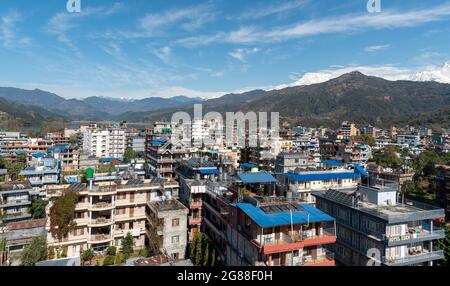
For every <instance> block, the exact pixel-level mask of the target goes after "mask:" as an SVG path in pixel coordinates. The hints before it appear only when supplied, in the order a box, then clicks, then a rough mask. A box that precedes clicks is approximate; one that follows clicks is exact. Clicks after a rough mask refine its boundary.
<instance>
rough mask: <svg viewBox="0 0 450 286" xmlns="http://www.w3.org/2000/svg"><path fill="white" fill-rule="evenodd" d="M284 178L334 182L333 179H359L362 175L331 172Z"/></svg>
mask: <svg viewBox="0 0 450 286" xmlns="http://www.w3.org/2000/svg"><path fill="white" fill-rule="evenodd" d="M282 176H285V177H288V178H290V179H292V180H294V181H298V182H304V181H320V180H333V179H357V178H358V177H359V176H360V174H358V173H355V172H341V173H338V172H330V173H321V174H297V173H285V174H283V175H282Z"/></svg>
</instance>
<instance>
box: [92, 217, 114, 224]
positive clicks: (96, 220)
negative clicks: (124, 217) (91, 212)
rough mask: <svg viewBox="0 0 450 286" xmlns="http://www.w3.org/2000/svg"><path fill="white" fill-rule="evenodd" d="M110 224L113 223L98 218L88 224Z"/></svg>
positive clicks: (110, 220) (106, 219)
mask: <svg viewBox="0 0 450 286" xmlns="http://www.w3.org/2000/svg"><path fill="white" fill-rule="evenodd" d="M112 222H113V220H112V219H108V218H105V217H99V218H96V219H93V220H91V222H90V224H92V225H104V224H109V223H112Z"/></svg>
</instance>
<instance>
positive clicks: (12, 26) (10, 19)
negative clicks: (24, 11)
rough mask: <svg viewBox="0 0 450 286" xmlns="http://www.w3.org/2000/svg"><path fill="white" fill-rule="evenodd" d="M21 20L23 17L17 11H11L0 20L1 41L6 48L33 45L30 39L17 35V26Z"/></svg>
mask: <svg viewBox="0 0 450 286" xmlns="http://www.w3.org/2000/svg"><path fill="white" fill-rule="evenodd" d="M21 20H22V15H21V14H20V13H19V12H17V11H11V12H9V13H7V14H5V15H3V16H2V17H1V18H0V41H1V42H2V43H3V46H4V47H5V48H12V47H15V46H20V47H23V46H28V45H29V44H30V43H31V39H30V38H29V37H20V36H18V35H17V34H16V24H17V23H18V22H20V21H21Z"/></svg>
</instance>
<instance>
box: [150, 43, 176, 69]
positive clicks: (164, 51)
mask: <svg viewBox="0 0 450 286" xmlns="http://www.w3.org/2000/svg"><path fill="white" fill-rule="evenodd" d="M153 54H154V55H155V56H156V57H158V58H159V59H160V60H161V61H162V62H163V63H165V64H167V65H168V64H170V57H171V55H172V49H171V48H170V47H168V46H165V47H162V48H160V49H155V50H153Z"/></svg>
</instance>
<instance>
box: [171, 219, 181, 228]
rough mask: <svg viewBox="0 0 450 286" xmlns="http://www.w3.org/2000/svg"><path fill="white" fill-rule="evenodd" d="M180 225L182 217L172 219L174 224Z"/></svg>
mask: <svg viewBox="0 0 450 286" xmlns="http://www.w3.org/2000/svg"><path fill="white" fill-rule="evenodd" d="M179 225H180V219H179V218H175V219H173V220H172V226H179Z"/></svg>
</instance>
